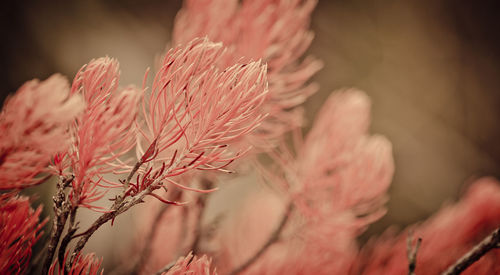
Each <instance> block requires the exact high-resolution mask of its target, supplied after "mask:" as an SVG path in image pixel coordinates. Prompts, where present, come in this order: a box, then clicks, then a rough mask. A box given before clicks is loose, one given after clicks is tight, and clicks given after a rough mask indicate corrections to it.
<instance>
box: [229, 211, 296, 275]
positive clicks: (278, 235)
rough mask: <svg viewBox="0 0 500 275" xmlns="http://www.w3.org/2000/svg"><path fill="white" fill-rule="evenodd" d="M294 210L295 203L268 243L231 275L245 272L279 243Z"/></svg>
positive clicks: (284, 215)
mask: <svg viewBox="0 0 500 275" xmlns="http://www.w3.org/2000/svg"><path fill="white" fill-rule="evenodd" d="M292 210H293V203H289V204H288V206H287V208H286V210H285V213H284V214H283V217H282V218H281V221H280V223H279V225H278V227H277V228H276V230H274V232H273V233H272V234H271V236H269V239H268V240H267V242H266V243H265V244H264V245H263V246H262V247H261V248H260V249H259V251H257V252H256V253H255V254H254V255H253V256H252V257H250V258H249V259H248V260H247V261H246V262H244V263H243V264H241V265H240V266H238V267H236V268H235V269H233V271H231V272H230V273H229V274H231V275H236V274H238V273H240V272H242V271H244V270H245V269H247V268H248V267H249V266H250V265H251V264H253V263H254V262H255V261H257V259H259V257H260V256H262V254H264V252H266V250H267V249H268V248H269V247H270V246H271V245H272V244H274V243H275V242H277V241H278V240H279V238H280V235H281V232H282V231H283V229H284V228H285V225H286V224H287V222H288V220H289V217H290V214H291V212H292Z"/></svg>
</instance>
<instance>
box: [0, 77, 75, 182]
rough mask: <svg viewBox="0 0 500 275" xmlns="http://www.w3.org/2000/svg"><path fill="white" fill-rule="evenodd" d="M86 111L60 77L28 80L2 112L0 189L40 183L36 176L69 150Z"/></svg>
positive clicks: (0, 125) (65, 81) (0, 121)
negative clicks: (74, 129)
mask: <svg viewBox="0 0 500 275" xmlns="http://www.w3.org/2000/svg"><path fill="white" fill-rule="evenodd" d="M82 110H83V102H82V100H81V97H80V96H77V95H72V96H70V94H69V85H68V81H67V80H66V79H65V78H64V77H62V76H60V75H53V76H51V77H50V78H48V79H47V80H45V81H38V80H32V81H28V82H26V83H25V84H24V85H23V86H21V88H19V90H18V91H17V92H16V94H15V95H13V96H12V97H10V98H8V99H7V101H6V102H5V105H4V107H3V109H2V112H1V113H0V189H12V188H24V187H27V186H31V185H33V184H36V183H39V182H40V181H39V180H37V179H35V178H34V177H35V176H36V175H37V174H39V173H40V172H42V171H44V170H45V168H46V167H47V165H48V164H49V162H50V160H51V158H52V157H53V156H54V155H56V154H57V153H58V152H62V151H64V150H65V149H66V148H67V146H68V145H69V142H68V140H69V134H68V127H69V125H70V124H71V123H72V122H73V121H74V119H75V118H76V117H77V115H79V114H80V113H81V111H82Z"/></svg>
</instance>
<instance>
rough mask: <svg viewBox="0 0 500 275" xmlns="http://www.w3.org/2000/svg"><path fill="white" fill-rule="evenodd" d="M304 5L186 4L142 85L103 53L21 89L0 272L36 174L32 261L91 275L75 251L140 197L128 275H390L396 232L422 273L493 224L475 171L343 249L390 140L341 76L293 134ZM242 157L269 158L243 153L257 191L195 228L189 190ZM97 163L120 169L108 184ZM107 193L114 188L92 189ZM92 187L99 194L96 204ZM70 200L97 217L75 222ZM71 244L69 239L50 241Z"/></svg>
mask: <svg viewBox="0 0 500 275" xmlns="http://www.w3.org/2000/svg"><path fill="white" fill-rule="evenodd" d="M315 5H316V1H315V0H244V1H237V0H230V1H227V0H202V1H193V0H186V1H185V3H184V6H183V8H182V10H181V11H180V12H179V14H178V16H177V18H176V21H175V26H174V32H173V42H174V44H176V45H177V46H176V47H174V48H172V49H170V50H169V51H167V52H166V53H165V55H164V56H163V58H162V60H161V64H160V66H159V69H158V71H157V72H156V74H155V76H154V78H153V82H152V86H151V89H150V90H149V89H148V87H146V83H147V78H148V72H146V75H145V78H144V83H143V84H142V87H141V88H137V87H135V86H127V87H124V88H122V87H120V86H119V75H120V72H119V65H118V62H117V61H116V60H114V59H111V58H108V57H105V58H99V59H95V60H91V61H90V62H89V63H88V64H87V65H85V66H83V67H82V68H81V69H80V70H79V71H78V73H77V74H76V76H75V78H74V80H73V83H72V85H71V86H70V85H69V83H68V81H67V80H66V79H65V78H64V77H62V76H59V75H54V76H52V77H50V78H48V79H47V80H45V81H41V82H40V81H38V80H33V81H29V82H27V83H26V84H25V85H23V86H22V87H21V88H20V89H19V90H18V91H17V93H16V94H15V95H13V96H12V97H10V98H9V99H8V100H7V101H6V103H5V105H4V107H3V109H2V112H1V114H0V190H5V191H6V193H2V194H0V210H1V211H0V233H1V234H0V273H1V274H7V273H22V272H25V271H26V270H27V268H28V265H29V264H30V259H31V254H32V249H33V245H34V243H35V242H36V241H37V240H38V239H39V238H40V236H41V228H42V227H43V226H44V224H45V223H46V220H44V221H40V214H41V207H38V208H37V209H36V210H33V209H32V208H31V206H30V204H31V201H30V199H28V198H26V197H23V196H20V195H19V194H18V192H19V191H18V190H19V189H22V188H26V187H29V186H32V185H35V184H39V183H42V182H43V181H46V180H47V179H48V177H50V175H56V176H58V178H59V183H58V187H57V188H58V190H57V194H56V196H54V211H55V216H56V218H54V228H53V229H52V235H51V243H53V244H54V245H55V246H54V247H52V248H51V249H52V250H51V251H52V253H47V254H48V256H47V258H46V263H48V264H46V265H44V267H46V268H47V269H46V273H48V274H99V273H100V274H102V273H103V271H102V270H100V269H101V264H102V258H98V257H96V256H95V255H94V254H92V253H90V254H87V255H84V254H82V253H81V249H82V248H83V246H84V245H85V243H86V242H87V241H88V238H90V236H91V235H92V234H93V232H95V230H97V229H98V228H99V227H100V226H101V225H103V224H104V223H106V222H108V221H113V220H114V219H115V218H116V216H118V215H119V214H121V213H123V212H125V211H127V210H128V209H130V208H131V207H133V206H135V205H136V204H139V203H143V202H145V201H146V200H145V198H146V196H149V197H153V198H155V199H156V201H155V203H158V204H155V203H151V202H148V205H149V207H146V208H143V211H144V215H141V216H143V217H141V219H140V221H139V223H140V225H141V227H143V230H142V231H141V232H140V234H142V235H148V234H149V233H150V232H156V234H153V235H151V238H150V239H147V237H146V236H141V237H140V238H139V239H140V241H141V242H144V241H146V242H149V243H147V244H145V245H142V246H141V245H137V246H138V247H139V249H142V247H143V246H144V251H143V252H144V253H148V254H147V255H146V257H145V259H144V261H142V260H139V261H137V263H138V264H136V266H135V267H133V268H135V269H134V270H132V271H133V272H134V273H149V272H154V271H158V270H160V271H159V273H161V274H167V275H174V274H203V275H209V274H217V273H221V274H226V273H229V274H237V273H245V274H279V273H283V274H365V273H366V274H401V273H405V272H406V271H407V269H408V263H407V255H406V253H405V251H406V235H407V232H408V230H412V231H414V234H415V235H416V236H419V237H422V238H423V240H424V242H423V244H422V246H421V248H420V251H419V253H418V257H417V262H416V264H417V272H418V273H422V274H434V273H437V272H442V271H443V270H445V269H446V268H447V267H448V266H449V265H451V264H453V262H454V261H456V259H458V258H459V257H460V256H462V255H463V254H464V253H465V252H467V251H468V250H470V249H471V247H473V246H474V244H476V243H477V242H478V241H480V240H481V239H482V238H483V237H484V236H485V235H487V234H488V233H490V231H491V230H492V229H494V228H496V227H498V226H500V222H498V221H500V187H499V184H498V183H497V182H496V181H495V180H493V179H489V178H485V179H481V180H479V181H477V182H476V183H475V184H473V185H472V186H471V187H470V189H469V192H468V193H467V194H466V195H465V196H464V198H463V199H462V200H461V201H460V202H458V203H457V204H455V205H451V206H447V207H445V208H443V209H442V210H441V211H440V212H439V213H438V214H436V215H435V216H434V217H432V218H431V219H429V220H428V221H426V222H424V223H422V224H420V225H416V226H413V227H411V228H410V229H408V230H405V231H404V232H402V233H400V234H394V233H392V232H391V231H388V232H387V233H385V234H384V235H383V236H382V237H380V238H379V239H374V240H372V241H371V242H369V243H368V245H366V246H365V247H362V248H360V247H359V244H358V241H357V238H358V237H359V235H360V234H361V233H362V232H363V231H364V230H365V229H366V228H367V227H368V226H369V225H370V224H371V223H373V222H374V221H376V220H378V219H380V218H381V217H382V216H383V215H384V214H385V211H386V209H385V207H384V203H385V202H386V200H387V195H386V193H387V190H388V188H389V185H390V182H391V180H392V176H393V173H394V161H393V157H392V147H391V144H390V142H389V141H388V140H387V139H386V138H384V137H382V136H379V135H371V134H370V133H369V126H370V104H371V103H370V100H369V98H368V96H367V95H366V94H364V93H363V92H361V91H359V90H356V89H345V90H341V91H337V92H335V93H333V94H332V95H331V96H330V97H329V98H328V100H327V101H326V102H325V104H324V106H323V107H322V109H321V110H320V112H319V114H318V116H317V118H316V120H315V121H314V123H313V125H312V128H311V130H310V132H309V133H308V134H307V135H305V138H304V139H303V138H302V132H301V126H303V114H302V111H301V109H300V104H301V103H303V102H304V101H305V100H306V99H307V98H308V97H309V96H310V95H312V94H313V93H314V92H315V91H317V89H318V86H317V85H316V84H315V83H311V82H310V78H311V76H312V75H314V73H316V72H317V71H318V70H319V69H320V68H321V62H320V61H319V60H316V59H314V58H312V57H304V55H305V52H306V50H307V48H308V47H309V45H310V43H311V41H312V38H313V34H312V32H311V31H310V29H309V23H310V15H311V12H312V11H313V9H314V7H315ZM200 37H201V38H200ZM287 134H290V136H292V137H293V141H294V142H293V145H290V144H289V143H287V142H286V137H287ZM134 149H135V157H131V155H133V154H130V151H132V150H134ZM248 152H254V153H255V152H258V153H262V154H266V156H267V157H268V159H270V161H271V163H272V164H271V165H269V164H268V163H265V162H262V161H261V160H259V158H258V157H254V158H248V159H247V160H248V163H247V165H248V166H251V165H254V166H253V167H254V168H255V170H256V171H258V173H259V174H260V175H261V176H262V179H263V181H265V183H266V184H267V185H266V186H267V187H263V188H262V190H260V191H259V192H254V193H250V194H247V197H246V198H244V199H243V200H242V202H241V204H240V206H239V207H235V209H234V210H235V211H232V212H230V213H228V214H227V216H226V217H225V218H224V219H222V221H217V222H213V223H212V224H210V226H207V225H206V224H205V223H202V220H203V213H204V210H205V209H204V208H205V204H206V197H204V196H207V194H206V193H210V192H212V191H215V190H216V189H217V188H214V187H213V186H212V184H211V183H213V182H215V181H217V178H216V177H215V176H214V175H213V174H211V173H208V172H207V171H218V172H230V170H229V168H231V167H234V166H233V162H234V161H235V160H237V159H239V158H241V157H242V156H244V155H245V154H246V153H248ZM253 156H256V155H255V154H253ZM44 172H46V173H48V174H49V176H47V177H42V178H37V177H36V176H37V175H40V174H43V173H44ZM109 173H114V174H117V175H123V176H124V177H125V178H124V179H121V180H120V181H119V182H113V181H111V180H109V179H106V178H105V177H106V174H109ZM207 182H210V184H207ZM110 188H117V189H121V190H122V192H121V193H120V194H119V195H116V196H114V197H112V196H106V195H107V194H108V191H109V189H110ZM185 191H195V192H185ZM160 192H162V193H160ZM104 199H108V200H111V201H113V203H112V205H111V206H110V207H102V206H98V205H97V202H99V201H103V200H104ZM178 200H185V201H190V202H194V203H190V204H187V205H185V204H184V203H179V202H178ZM159 203H161V206H158V205H159ZM165 204H167V205H169V204H173V205H175V206H181V205H182V206H181V207H174V206H169V208H165V207H166V205H165ZM79 207H83V208H88V209H91V210H97V211H99V212H102V216H100V217H99V218H98V219H97V220H96V221H95V222H94V223H93V224H92V225H91V227H89V228H88V229H87V230H80V228H79V223H78V220H77V218H76V217H77V216H76V215H77V209H78V208H79ZM165 209H167V210H165ZM236 210H238V211H236ZM162 211H166V212H165V213H164V214H163V215H161V219H159V220H156V216H155V215H157V214H158V213H160V214H161V213H163V212H162ZM68 220H69V225H68V222H67V221H68ZM65 229H66V231H65ZM57 230H59V231H57ZM64 231H65V232H66V235H64V234H62V233H63V232H64ZM62 235H64V238H63V240H62V241H61V242H60V243H61V245H60V246H59V254H58V258H56V259H55V260H54V259H53V257H54V252H55V251H56V249H57V247H58V245H59V241H60V240H59V238H61V236H62ZM72 239H77V240H78V241H77V244H76V245H75V248H71V247H70V248H69V249H68V250H67V251H66V249H67V248H68V244H69V242H70V241H71V240H72ZM63 243H64V245H63ZM199 243H202V245H199ZM71 249H73V251H72V253H71ZM48 250H50V249H48ZM131 250H132V251H134V253H135V254H138V252H137V249H131ZM191 250H192V252H191ZM139 253H141V252H139ZM194 254H196V255H194ZM184 255H186V256H184ZM132 256H133V257H139V258H140V257H141V255H132ZM179 257H180V258H179ZM499 260H500V253H499V252H498V251H496V252H492V253H489V254H488V255H487V256H485V257H483V258H482V259H481V260H480V261H478V262H477V263H475V264H474V265H473V266H472V267H471V268H470V269H468V270H467V272H468V274H472V273H478V274H491V273H499V272H500V270H499V268H498V266H497V265H496V262H498V261H499ZM127 261H129V259H128V258H127ZM49 266H50V268H49ZM162 267H165V268H163V269H162Z"/></svg>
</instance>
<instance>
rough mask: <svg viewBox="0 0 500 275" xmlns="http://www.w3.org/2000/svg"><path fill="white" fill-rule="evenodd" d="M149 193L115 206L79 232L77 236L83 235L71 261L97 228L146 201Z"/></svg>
mask: <svg viewBox="0 0 500 275" xmlns="http://www.w3.org/2000/svg"><path fill="white" fill-rule="evenodd" d="M147 194H148V192H144V193H143V194H142V195H141V196H140V197H139V198H136V199H134V200H132V201H130V202H122V203H121V204H120V205H119V206H117V207H115V210H112V211H111V212H107V213H104V214H103V215H101V216H100V217H99V218H97V220H96V221H94V223H93V224H92V225H91V226H90V227H89V228H88V229H87V230H86V231H85V232H84V233H81V234H78V235H77V236H81V238H80V239H79V240H78V242H77V243H76V245H75V248H74V249H73V253H72V254H71V261H70V263H72V262H73V260H74V258H75V257H76V255H78V254H79V253H80V252H81V251H82V249H83V247H84V246H85V245H86V244H87V242H88V240H89V239H90V237H91V236H92V234H94V232H95V231H97V229H99V228H100V227H101V226H102V225H103V224H105V223H107V222H108V221H110V220H112V219H114V218H115V217H116V216H118V215H120V214H121V213H123V212H125V211H127V210H129V209H130V208H131V207H132V206H134V205H136V204H139V203H141V202H144V200H143V199H144V197H145V196H146V195H147Z"/></svg>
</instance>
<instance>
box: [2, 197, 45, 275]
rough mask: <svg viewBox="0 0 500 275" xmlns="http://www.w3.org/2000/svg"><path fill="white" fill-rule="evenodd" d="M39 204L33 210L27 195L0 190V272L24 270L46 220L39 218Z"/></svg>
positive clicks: (40, 208) (19, 271)
mask: <svg viewBox="0 0 500 275" xmlns="http://www.w3.org/2000/svg"><path fill="white" fill-rule="evenodd" d="M41 212H42V207H41V206H40V207H38V208H37V209H36V210H33V209H32V208H31V206H30V200H29V199H28V198H27V197H22V196H18V195H17V194H16V193H4V194H0V274H18V273H23V272H24V271H26V268H27V266H28V263H29V261H30V259H31V253H32V247H33V245H34V244H35V243H36V242H37V241H38V239H39V238H40V236H41V232H40V230H41V229H42V227H43V226H44V225H45V223H46V222H47V220H45V221H43V222H40V220H39V217H40V213H41Z"/></svg>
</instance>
